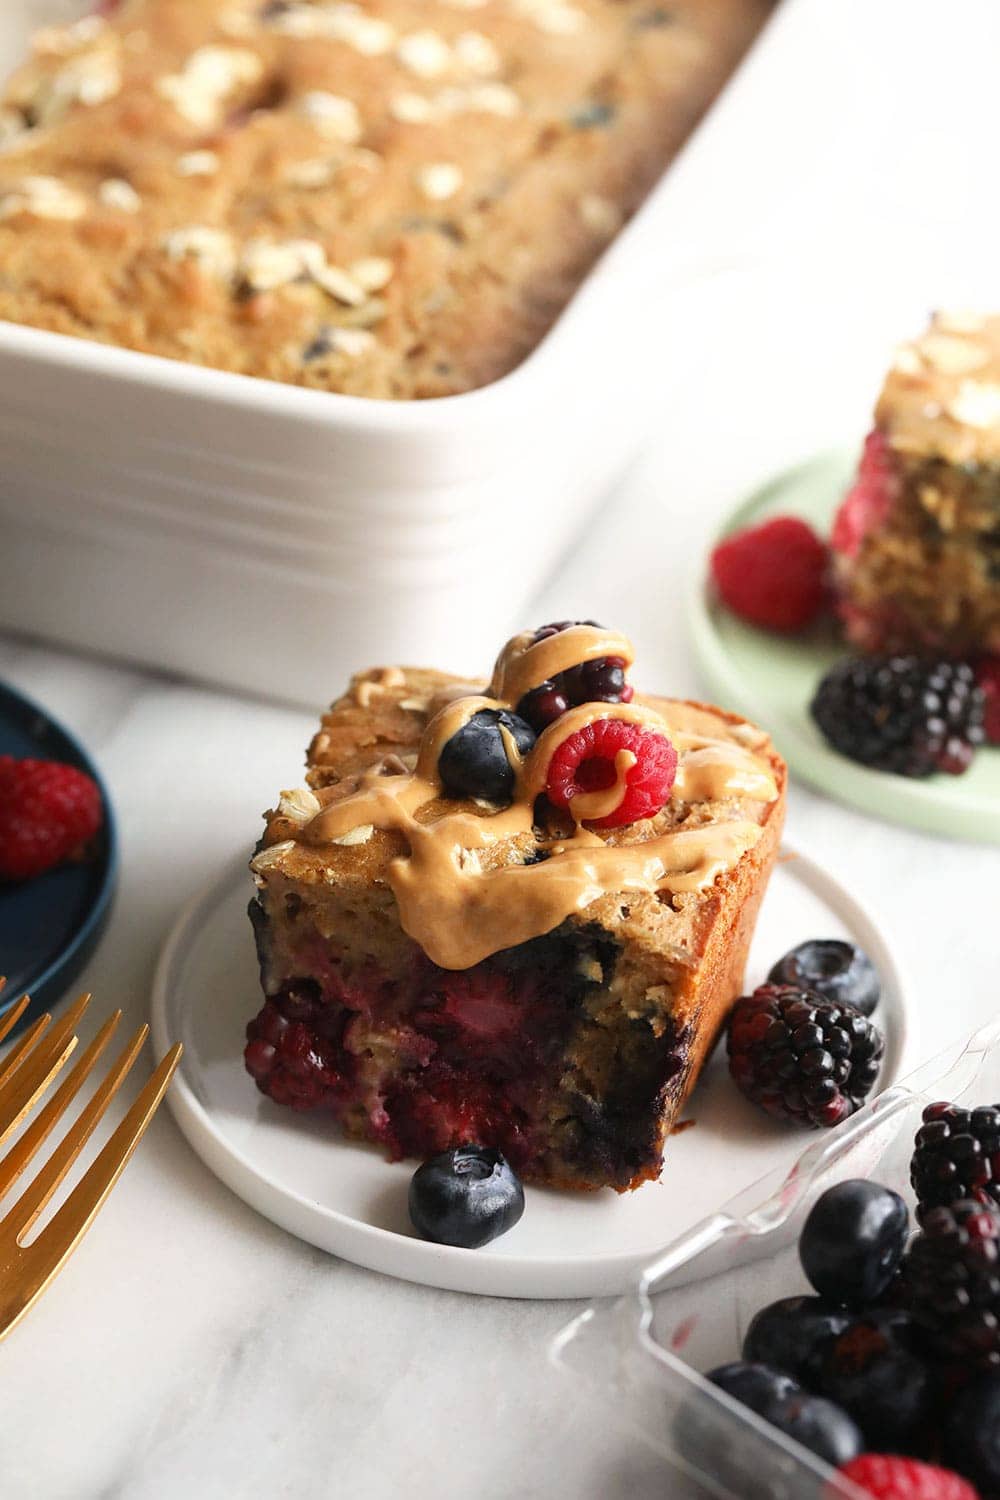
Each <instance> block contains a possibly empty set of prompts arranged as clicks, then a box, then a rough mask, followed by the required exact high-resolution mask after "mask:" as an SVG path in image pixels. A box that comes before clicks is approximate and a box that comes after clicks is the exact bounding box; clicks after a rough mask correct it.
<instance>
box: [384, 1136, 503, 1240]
mask: <svg viewBox="0 0 1000 1500" xmlns="http://www.w3.org/2000/svg"><path fill="white" fill-rule="evenodd" d="M523 1213H524V1189H523V1187H522V1186H521V1183H520V1180H519V1179H518V1177H517V1175H516V1174H515V1173H514V1171H513V1170H512V1168H511V1167H510V1166H509V1165H508V1163H507V1160H506V1158H505V1157H503V1156H502V1155H501V1153H500V1152H499V1151H493V1150H488V1149H486V1148H484V1147H482V1146H471V1145H470V1146H456V1147H454V1148H453V1149H452V1150H451V1151H442V1152H441V1154H440V1155H439V1156H432V1157H431V1159H430V1161H425V1162H424V1164H423V1166H420V1167H418V1168H417V1170H416V1171H415V1172H414V1174H413V1178H412V1180H411V1182H410V1218H411V1220H412V1222H413V1227H414V1228H415V1229H416V1231H417V1233H418V1234H421V1235H422V1236H423V1237H424V1239H425V1240H434V1241H435V1242H436V1243H437V1244H439V1245H457V1246H458V1247H459V1248H461V1249H463V1250H478V1249H480V1248H481V1247H482V1246H483V1245H488V1244H489V1242H490V1241H491V1240H495V1239H497V1237H498V1236H499V1235H501V1234H506V1233H507V1231H508V1229H513V1227H514V1225H515V1224H516V1223H517V1222H518V1220H519V1219H520V1217H521V1215H522V1214H523Z"/></svg>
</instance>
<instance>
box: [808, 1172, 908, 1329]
mask: <svg viewBox="0 0 1000 1500" xmlns="http://www.w3.org/2000/svg"><path fill="white" fill-rule="evenodd" d="M908 1219H909V1215H908V1213H907V1209H906V1204H905V1203H904V1202H903V1200H902V1198H901V1197H900V1196H899V1194H898V1193H894V1192H893V1191H892V1190H891V1188H887V1187H881V1186H880V1185H879V1183H877V1182H868V1181H866V1180H865V1179H864V1178H852V1179H851V1180H850V1181H848V1182H838V1183H837V1185H836V1187H832V1188H828V1189H827V1191H826V1192H825V1193H823V1194H822V1195H821V1196H820V1197H819V1198H817V1199H816V1202H815V1203H814V1204H813V1206H812V1208H811V1209H810V1211H809V1216H808V1218H807V1219H806V1222H805V1224H804V1225H803V1227H802V1233H801V1235H800V1236H799V1259H800V1260H801V1261H802V1269H803V1270H804V1271H805V1273H806V1275H807V1276H808V1278H809V1280H810V1281H811V1282H812V1285H813V1286H814V1287H815V1289H816V1291H817V1292H819V1294H820V1296H821V1297H827V1298H828V1299H829V1300H830V1301H831V1302H845V1303H848V1304H849V1305H852V1306H861V1307H864V1306H867V1305H869V1304H870V1303H872V1302H874V1301H875V1300H876V1299H877V1298H878V1297H880V1296H881V1295H882V1293H883V1292H884V1291H885V1289H886V1287H887V1286H888V1285H889V1283H890V1282H891V1281H892V1279H893V1277H894V1275H895V1274H896V1270H897V1268H898V1266H899V1263H900V1261H901V1260H902V1258H903V1251H904V1250H905V1249H906V1234H907V1226H908Z"/></svg>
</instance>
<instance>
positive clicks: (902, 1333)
mask: <svg viewBox="0 0 1000 1500" xmlns="http://www.w3.org/2000/svg"><path fill="white" fill-rule="evenodd" d="M814 1379H815V1388H816V1389H817V1390H819V1391H821V1392H822V1394H823V1395H824V1396H827V1397H829V1398H830V1400H831V1401H835V1402H836V1403H837V1405H838V1406H841V1407H843V1409H844V1410H845V1411H846V1412H848V1413H849V1414H850V1415H851V1416H852V1417H853V1418H854V1420H855V1421H856V1422H857V1424H858V1426H859V1427H860V1428H861V1430H862V1431H863V1433H864V1435H865V1441H866V1445H867V1447H869V1448H871V1449H873V1450H877V1451H878V1452H880V1453H913V1452H919V1451H920V1450H921V1448H922V1445H923V1444H924V1441H925V1438H926V1432H927V1427H928V1423H929V1421H930V1420H931V1418H932V1417H933V1414H934V1397H935V1391H934V1384H933V1376H932V1372H931V1369H930V1367H929V1365H927V1364H926V1363H925V1362H924V1360H923V1359H922V1358H921V1356H920V1353H919V1352H918V1341H917V1333H916V1329H915V1327H914V1324H913V1322H912V1320H911V1318H910V1316H909V1314H908V1313H907V1312H905V1311H904V1310H902V1309H894V1310H885V1311H875V1312H871V1313H867V1314H865V1315H864V1316H860V1317H858V1318H856V1319H854V1320H853V1322H852V1324H851V1326H850V1327H849V1328H847V1329H845V1331H844V1332H843V1333H842V1334H841V1335H840V1336H839V1337H838V1338H836V1339H834V1341H833V1343H832V1344H831V1345H830V1347H829V1348H828V1349H827V1350H826V1352H825V1355H824V1358H823V1361H822V1364H821V1366H820V1368H819V1370H818V1372H817V1374H816V1375H815V1377H814Z"/></svg>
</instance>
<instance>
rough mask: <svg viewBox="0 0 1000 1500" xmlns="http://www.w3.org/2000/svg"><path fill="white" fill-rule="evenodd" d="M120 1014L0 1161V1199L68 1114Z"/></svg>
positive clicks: (117, 1013) (110, 1020) (111, 1019)
mask: <svg viewBox="0 0 1000 1500" xmlns="http://www.w3.org/2000/svg"><path fill="white" fill-rule="evenodd" d="M121 1016H122V1013H121V1011H120V1010H116V1011H115V1012H114V1014H113V1015H111V1016H109V1017H108V1019H107V1020H106V1021H105V1023H104V1025H103V1026H102V1027H101V1029H100V1031H99V1032H98V1033H97V1035H96V1036H95V1037H94V1040H93V1041H92V1042H91V1043H90V1046H89V1047H88V1048H87V1050H86V1052H84V1054H83V1056H82V1057H81V1058H80V1059H79V1060H78V1062H77V1063H76V1064H75V1065H74V1067H73V1070H72V1072H70V1073H67V1075H66V1077H65V1078H64V1079H63V1081H62V1083H61V1084H60V1085H59V1087H58V1089H57V1090H56V1092H55V1093H54V1094H53V1095H52V1098H51V1099H50V1100H49V1102H48V1104H46V1106H45V1108H44V1109H43V1110H42V1111H41V1113H40V1114H39V1115H38V1116H37V1117H36V1118H35V1119H34V1120H33V1121H32V1123H31V1125H30V1127H29V1128H28V1129H27V1130H26V1131H25V1132H24V1134H23V1135H22V1137H21V1139H20V1140H19V1141H18V1142H17V1144H16V1145H15V1146H13V1147H11V1149H10V1151H8V1152H7V1153H6V1155H5V1156H4V1157H3V1160H2V1161H0V1200H2V1199H3V1198H5V1197H6V1195H7V1194H8V1193H9V1192H10V1190H11V1188H12V1187H13V1185H14V1183H15V1182H16V1181H17V1179H18V1178H19V1177H20V1175H21V1173H22V1172H23V1171H24V1169H25V1167H27V1165H28V1164H29V1162H30V1161H31V1160H32V1158H33V1157H34V1156H35V1154H36V1153H37V1151H38V1150H39V1149H40V1147H41V1146H42V1145H44V1143H45V1141H46V1140H47V1139H48V1137H49V1135H50V1133H51V1131H52V1128H53V1126H54V1125H55V1124H56V1122H57V1120H59V1119H60V1118H61V1117H62V1116H63V1114H65V1112H66V1110H67V1108H68V1107H69V1105H70V1104H71V1103H72V1101H73V1099H74V1098H75V1097H76V1095H77V1094H78V1093H79V1092H80V1089H81V1088H82V1087H83V1085H84V1083H85V1082H86V1080H87V1078H88V1077H89V1076H90V1074H91V1072H92V1071H93V1067H94V1064H95V1063H96V1062H97V1060H98V1058H99V1057H100V1056H101V1054H102V1053H103V1052H104V1050H105V1048H106V1047H107V1045H108V1042H109V1041H110V1040H111V1038H112V1036H113V1035H114V1032H115V1028H116V1027H117V1025H118V1022H119V1021H120V1020H121Z"/></svg>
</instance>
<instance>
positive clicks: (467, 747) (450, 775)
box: [438, 708, 535, 807]
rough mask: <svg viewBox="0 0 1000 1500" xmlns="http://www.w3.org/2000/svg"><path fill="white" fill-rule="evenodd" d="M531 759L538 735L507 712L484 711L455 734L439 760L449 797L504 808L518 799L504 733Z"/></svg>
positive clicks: (440, 774)
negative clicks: (469, 798) (530, 751)
mask: <svg viewBox="0 0 1000 1500" xmlns="http://www.w3.org/2000/svg"><path fill="white" fill-rule="evenodd" d="M504 730H506V732H507V734H508V735H509V736H510V738H511V739H512V740H513V742H514V744H515V745H516V747H517V750H518V753H519V754H521V755H527V753H528V751H529V750H530V749H531V748H532V746H533V745H534V743H535V731H534V730H533V729H532V727H531V725H530V724H526V723H525V721H524V720H523V719H519V718H518V716H517V714H512V713H508V711H507V710H506V709H505V708H482V709H480V710H479V712H478V713H475V714H473V715H472V718H471V719H469V721H468V723H466V724H463V725H462V728H461V729H459V730H458V731H457V733H456V734H453V735H452V737H451V739H450V740H448V741H447V742H446V744H445V746H444V748H443V750H442V751H441V755H440V757H439V759H438V775H439V776H440V777H441V784H442V786H443V787H444V790H445V792H446V793H447V794H448V796H449V797H478V798H480V799H481V800H482V801H484V802H495V803H496V804H497V805H498V806H501V807H502V806H504V805H505V804H506V803H508V802H510V801H511V799H512V798H513V796H514V768H513V766H512V765H511V763H510V760H509V759H508V755H507V741H506V739H505V735H504V733H503V731H504Z"/></svg>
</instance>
